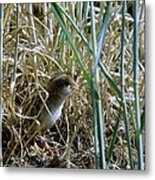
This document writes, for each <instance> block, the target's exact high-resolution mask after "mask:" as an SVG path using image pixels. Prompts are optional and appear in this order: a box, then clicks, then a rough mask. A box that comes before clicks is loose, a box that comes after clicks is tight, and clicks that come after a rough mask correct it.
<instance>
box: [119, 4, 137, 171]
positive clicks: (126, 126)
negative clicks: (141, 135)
mask: <svg viewBox="0 0 155 180" xmlns="http://www.w3.org/2000/svg"><path fill="white" fill-rule="evenodd" d="M122 5H123V6H122V34H121V67H120V70H121V74H120V76H121V91H122V101H123V112H124V124H125V129H126V137H127V144H128V153H129V159H130V166H131V169H134V165H133V158H132V151H131V140H130V137H131V136H130V130H129V118H128V112H127V104H126V98H125V69H124V65H125V7H126V2H125V1H123V2H122Z"/></svg>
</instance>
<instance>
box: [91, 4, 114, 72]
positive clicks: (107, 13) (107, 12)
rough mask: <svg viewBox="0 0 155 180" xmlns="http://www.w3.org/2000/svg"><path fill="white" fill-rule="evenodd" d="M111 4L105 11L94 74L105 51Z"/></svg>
mask: <svg viewBox="0 0 155 180" xmlns="http://www.w3.org/2000/svg"><path fill="white" fill-rule="evenodd" d="M110 7H111V6H110V2H107V7H106V10H105V14H104V17H103V23H102V28H101V33H100V37H99V41H98V51H97V54H96V59H95V64H94V69H93V73H95V71H96V68H97V66H98V64H99V60H100V55H101V52H102V51H103V46H102V45H103V44H104V40H105V36H106V32H107V29H108V26H109V23H110Z"/></svg>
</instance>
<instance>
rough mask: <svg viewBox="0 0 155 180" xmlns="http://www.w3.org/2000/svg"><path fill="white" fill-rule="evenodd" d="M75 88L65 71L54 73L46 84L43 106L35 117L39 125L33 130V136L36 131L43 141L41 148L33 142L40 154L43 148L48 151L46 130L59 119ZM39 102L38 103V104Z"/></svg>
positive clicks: (75, 85)
mask: <svg viewBox="0 0 155 180" xmlns="http://www.w3.org/2000/svg"><path fill="white" fill-rule="evenodd" d="M75 89H77V84H76V83H75V81H74V80H73V78H71V76H70V75H69V74H67V73H57V74H56V75H54V76H53V77H52V78H51V79H50V81H49V82H48V85H47V88H46V90H47V92H48V98H47V100H45V103H44V104H43V108H42V110H41V111H40V114H39V115H38V117H37V122H39V126H37V128H36V127H35V128H36V129H37V130H35V132H34V134H33V136H32V137H31V138H33V137H36V138H37V137H38V136H36V134H37V133H38V135H39V139H40V138H41V142H42V143H43V146H44V148H43V150H41V149H40V148H39V146H38V145H37V144H36V143H34V145H35V147H36V148H37V150H38V152H39V153H40V154H41V153H42V152H43V151H44V150H49V151H50V146H49V145H48V139H46V138H45V134H46V131H47V130H49V129H50V128H52V127H53V126H54V125H55V124H56V123H57V121H58V120H59V119H60V116H61V114H62V109H63V107H64V104H65V102H66V100H67V99H68V98H69V97H71V96H72V94H73V92H74V90H75ZM40 104H41V103H39V106H40ZM35 109H41V108H40V107H35Z"/></svg>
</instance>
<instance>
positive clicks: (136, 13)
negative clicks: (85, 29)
mask: <svg viewBox="0 0 155 180" xmlns="http://www.w3.org/2000/svg"><path fill="white" fill-rule="evenodd" d="M138 19H139V1H138V0H135V1H134V42H133V53H134V59H133V68H134V80H133V81H134V96H135V111H136V112H135V113H136V126H137V127H136V140H137V151H138V168H139V169H140V170H144V161H143V137H142V132H141V130H140V129H141V119H140V102H139V20H138Z"/></svg>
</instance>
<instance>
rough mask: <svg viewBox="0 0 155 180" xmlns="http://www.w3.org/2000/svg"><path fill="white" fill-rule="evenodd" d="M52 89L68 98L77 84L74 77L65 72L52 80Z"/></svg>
mask: <svg viewBox="0 0 155 180" xmlns="http://www.w3.org/2000/svg"><path fill="white" fill-rule="evenodd" d="M51 86H52V91H53V90H54V91H55V93H57V94H59V95H60V96H61V97H64V98H67V97H69V96H71V95H72V93H73V91H74V89H75V88H76V84H75V82H74V81H73V79H72V78H71V77H70V76H69V75H67V74H65V73H63V74H59V75H57V76H56V77H55V78H53V79H52V80H51Z"/></svg>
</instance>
